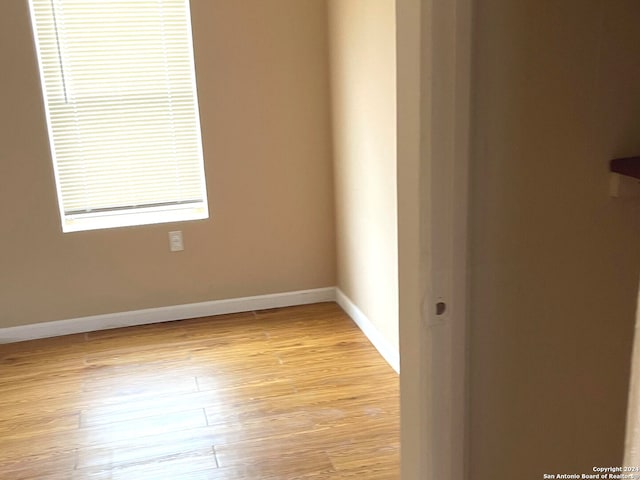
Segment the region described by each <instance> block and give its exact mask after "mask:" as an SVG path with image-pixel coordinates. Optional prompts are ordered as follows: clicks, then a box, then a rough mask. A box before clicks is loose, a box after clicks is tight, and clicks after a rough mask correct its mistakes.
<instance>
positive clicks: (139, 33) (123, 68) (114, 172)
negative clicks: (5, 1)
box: [30, 0, 208, 232]
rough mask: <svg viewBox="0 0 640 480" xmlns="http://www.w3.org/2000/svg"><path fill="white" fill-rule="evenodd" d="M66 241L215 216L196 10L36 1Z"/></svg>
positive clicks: (154, 0)
mask: <svg viewBox="0 0 640 480" xmlns="http://www.w3.org/2000/svg"><path fill="white" fill-rule="evenodd" d="M30 3H31V14H32V22H33V25H34V35H35V40H36V47H37V51H38V59H39V65H40V74H41V79H42V87H43V92H44V99H45V106H46V112H47V123H48V128H49V139H50V143H51V152H52V157H53V163H54V171H55V176H56V183H57V189H58V199H59V203H60V211H61V216H62V228H63V231H65V232H69V231H77V230H88V229H95V228H108V227H114V226H126V225H141V224H149V223H161V222H169V221H181V220H193V219H201V218H207V217H208V208H207V197H206V189H205V178H204V166H203V158H202V141H201V135H200V122H199V114H198V102H197V93H196V82H195V69H194V62H193V45H192V38H191V20H190V12H189V2H188V0H30Z"/></svg>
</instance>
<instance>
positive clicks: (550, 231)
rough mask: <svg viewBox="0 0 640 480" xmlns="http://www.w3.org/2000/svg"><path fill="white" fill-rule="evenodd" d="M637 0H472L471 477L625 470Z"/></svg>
mask: <svg viewBox="0 0 640 480" xmlns="http://www.w3.org/2000/svg"><path fill="white" fill-rule="evenodd" d="M638 18H640V4H639V3H638V2H636V1H633V0H606V1H605V0H587V1H585V0H567V1H562V2H557V1H553V0H480V1H478V2H476V4H475V41H474V45H475V52H474V54H475V66H474V68H475V73H474V82H473V85H474V96H475V106H474V117H473V128H474V131H475V133H474V140H473V155H472V169H473V173H472V182H471V199H470V200H471V201H470V213H471V226H470V228H471V251H470V254H471V271H470V285H471V299H470V308H469V312H470V349H471V350H470V360H469V369H470V375H469V377H470V415H471V432H470V447H471V450H470V464H469V478H472V479H474V480H489V479H492V480H506V479H512V478H527V479H539V478H542V475H543V473H550V474H557V473H578V474H580V473H592V468H593V467H594V466H617V465H620V464H621V462H622V455H623V443H624V426H625V413H626V402H627V388H628V381H629V365H630V364H629V360H630V353H631V345H632V335H633V327H634V310H635V307H636V299H637V292H638V290H637V287H638V274H639V273H640V248H638V245H639V244H640V243H639V242H640V202H638V201H622V200H619V199H613V198H610V197H609V196H608V181H609V175H608V162H609V160H610V159H612V158H615V157H621V156H629V155H640V87H639V86H640V30H638V28H637V19H638Z"/></svg>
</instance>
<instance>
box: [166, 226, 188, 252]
mask: <svg viewBox="0 0 640 480" xmlns="http://www.w3.org/2000/svg"><path fill="white" fill-rule="evenodd" d="M169 249H170V250H171V251H172V252H180V251H182V250H184V243H183V242H182V231H180V230H177V231H175V232H169Z"/></svg>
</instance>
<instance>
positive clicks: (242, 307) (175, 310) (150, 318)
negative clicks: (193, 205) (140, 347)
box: [0, 287, 336, 344]
mask: <svg viewBox="0 0 640 480" xmlns="http://www.w3.org/2000/svg"><path fill="white" fill-rule="evenodd" d="M335 299H336V289H335V288H334V287H327V288H316V289H313V290H299V291H295V292H284V293H274V294H270V295H258V296H255V297H242V298H230V299H226V300H213V301H209V302H200V303H189V304H184V305H172V306H168V307H159V308H147V309H144V310H134V311H131V312H118V313H108V314H104V315H93V316H90V317H82V318H72V319H69V320H58V321H53V322H43V323H34V324H31V325H23V326H17V327H9V328H0V344H2V343H12V342H21V341H24V340H34V339H37V338H49V337H58V336H61V335H70V334H73V333H84V332H95V331H96V330H108V329H111V328H120V327H131V326H134V325H145V324H148V323H159V322H170V321H173V320H184V319H186V318H198V317H208V316H211V315H223V314H226V313H239V312H250V311H253V310H265V309H268V308H279V307H290V306H293V305H306V304H309V303H318V302H333V301H335Z"/></svg>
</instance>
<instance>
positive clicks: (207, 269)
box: [0, 0, 336, 327]
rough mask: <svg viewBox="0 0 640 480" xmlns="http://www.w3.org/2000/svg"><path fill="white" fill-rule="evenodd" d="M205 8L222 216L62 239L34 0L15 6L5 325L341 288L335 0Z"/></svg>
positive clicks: (197, 24) (210, 124) (212, 162)
mask: <svg viewBox="0 0 640 480" xmlns="http://www.w3.org/2000/svg"><path fill="white" fill-rule="evenodd" d="M191 7H192V19H193V35H194V48H195V61H196V71H197V78H198V93H199V100H200V115H201V123H202V134H203V144H204V156H205V163H206V167H205V168H206V176H207V188H208V194H209V205H210V211H211V218H210V219H208V220H206V221H197V222H187V223H175V224H164V225H155V226H144V227H134V228H118V229H111V230H101V231H91V232H78V233H70V234H62V232H61V228H60V220H59V215H58V208H57V199H56V193H55V185H54V180H53V170H52V167H51V162H50V156H49V144H48V139H47V130H46V124H45V117H44V112H43V105H42V96H41V93H40V81H39V77H38V67H37V63H36V55H35V51H34V46H33V39H32V34H31V26H30V19H29V9H28V3H27V2H26V1H8V2H0V61H1V62H2V65H3V68H2V71H1V72H0V85H1V86H2V88H0V103H1V104H2V110H1V111H0V225H1V226H2V234H1V235H0V327H10V326H16V325H26V324H30V323H36V322H45V321H53V320H62V319H69V318H76V317H83V316H89V315H97V314H104V313H111V312H119V311H130V310H137V309H143V308H154V307H163V306H170V305H178V304H185V303H194V302H201V301H210V300H218V299H225V298H234V297H243V296H252V295H261V294H268V293H276V292H286V291H293V290H301V289H310V288H318V287H327V286H333V285H335V281H336V277H335V243H334V238H335V233H334V209H333V187H332V182H333V179H332V160H331V158H332V157H331V156H332V152H331V131H330V109H329V100H328V99H329V76H328V53H327V32H326V23H327V16H326V4H325V2H324V0H307V1H304V2H300V1H298V0H270V1H269V2H265V1H263V0H243V1H242V2H236V1H231V0H224V1H223V0H192V1H191ZM171 230H182V231H183V232H184V243H185V250H184V251H183V252H179V253H170V252H169V244H168V237H167V232H169V231H171Z"/></svg>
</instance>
